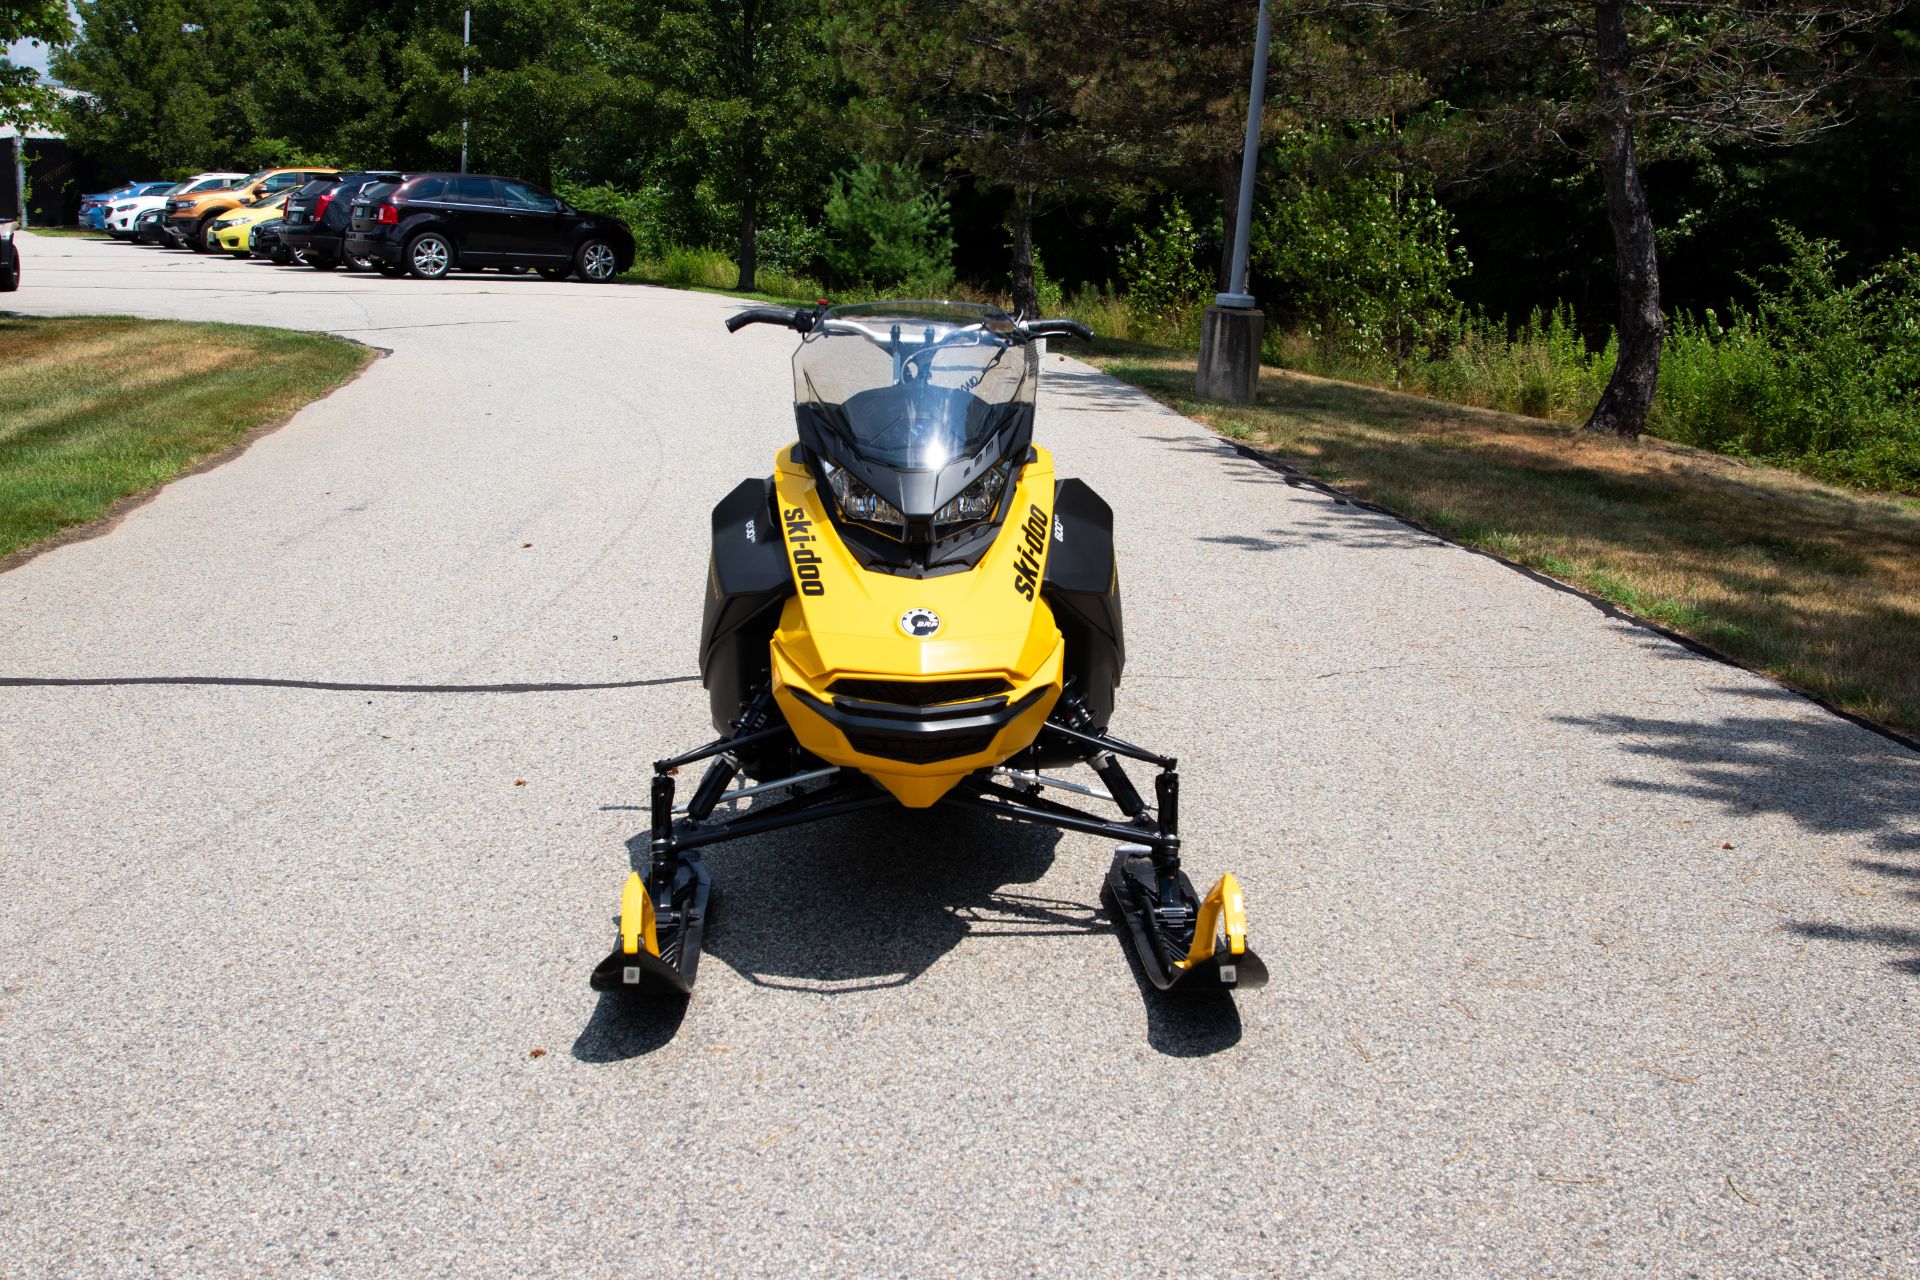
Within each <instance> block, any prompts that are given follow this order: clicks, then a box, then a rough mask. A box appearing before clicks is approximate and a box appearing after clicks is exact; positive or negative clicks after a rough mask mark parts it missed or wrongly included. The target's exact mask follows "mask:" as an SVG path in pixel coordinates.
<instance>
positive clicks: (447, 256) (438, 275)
mask: <svg viewBox="0 0 1920 1280" xmlns="http://www.w3.org/2000/svg"><path fill="white" fill-rule="evenodd" d="M407 270H408V271H409V272H411V273H412V274H413V278H414V279H416V280H440V279H444V278H445V277H446V274H447V272H449V271H451V270H453V246H452V245H451V244H448V243H447V238H446V237H445V236H443V235H441V234H440V233H439V232H437V231H429V232H427V233H426V234H424V235H418V236H415V237H414V238H413V242H412V243H411V244H409V245H408V246H407Z"/></svg>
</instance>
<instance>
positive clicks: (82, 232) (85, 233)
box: [25, 227, 109, 240]
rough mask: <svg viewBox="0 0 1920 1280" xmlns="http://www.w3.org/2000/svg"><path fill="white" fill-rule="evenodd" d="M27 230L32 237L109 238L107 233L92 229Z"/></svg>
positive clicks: (29, 228) (34, 228) (36, 228)
mask: <svg viewBox="0 0 1920 1280" xmlns="http://www.w3.org/2000/svg"><path fill="white" fill-rule="evenodd" d="M25 230H26V233H27V234H28V235H30V236H64V237H66V238H69V239H82V238H84V239H88V240H105V239H108V238H109V237H108V235H107V233H106V232H104V231H95V230H94V229H93V228H92V227H27V228H25Z"/></svg>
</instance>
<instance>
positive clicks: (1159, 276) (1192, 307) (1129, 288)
mask: <svg viewBox="0 0 1920 1280" xmlns="http://www.w3.org/2000/svg"><path fill="white" fill-rule="evenodd" d="M1199 253H1200V236H1199V234H1198V233H1197V232H1196V231H1195V230H1194V229H1193V220H1192V219H1191V218H1189V217H1188V216H1187V211H1186V208H1185V207H1184V206H1183V205H1182V204H1181V203H1180V201H1178V200H1174V201H1172V202H1170V203H1169V204H1168V205H1167V207H1166V209H1165V211H1164V212H1162V214H1161V215H1160V222H1159V225H1158V226H1156V227H1154V228H1152V229H1151V230H1149V229H1147V228H1145V227H1142V228H1141V229H1140V231H1139V232H1138V233H1137V234H1136V235H1135V236H1134V239H1133V242H1132V243H1131V244H1129V245H1128V246H1127V247H1126V248H1125V249H1124V250H1122V251H1121V254H1120V283H1121V286H1122V287H1123V288H1124V289H1125V290H1126V298H1127V304H1126V305H1127V318H1128V321H1129V332H1130V333H1131V334H1133V335H1134V336H1136V337H1139V338H1143V339H1151V338H1154V337H1160V338H1168V337H1172V338H1176V339H1178V338H1180V337H1182V336H1192V335H1197V334H1198V331H1199V330H1198V318H1199V312H1200V308H1201V305H1202V303H1203V301H1204V300H1205V298H1206V294H1207V286H1208V284H1209V283H1210V276H1209V274H1208V273H1207V272H1206V271H1204V270H1203V269H1202V268H1201V267H1200V265H1199V262H1198V257H1199Z"/></svg>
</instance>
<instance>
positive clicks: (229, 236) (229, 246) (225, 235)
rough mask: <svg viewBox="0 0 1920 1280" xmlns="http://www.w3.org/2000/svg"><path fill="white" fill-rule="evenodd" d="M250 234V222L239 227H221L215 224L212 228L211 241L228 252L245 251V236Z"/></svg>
mask: <svg viewBox="0 0 1920 1280" xmlns="http://www.w3.org/2000/svg"><path fill="white" fill-rule="evenodd" d="M252 234H253V226H252V224H248V225H246V226H241V227H222V226H220V225H218V224H215V226H214V228H213V242H214V243H215V244H217V245H219V246H220V247H221V248H222V249H225V250H226V251H227V252H228V253H245V252H246V251H247V237H248V236H250V235H252Z"/></svg>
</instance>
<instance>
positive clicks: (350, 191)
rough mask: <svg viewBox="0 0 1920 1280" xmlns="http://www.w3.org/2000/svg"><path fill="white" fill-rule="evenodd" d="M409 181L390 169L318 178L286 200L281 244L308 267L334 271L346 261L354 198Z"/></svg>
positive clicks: (365, 263) (360, 263)
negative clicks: (381, 186)
mask: <svg viewBox="0 0 1920 1280" xmlns="http://www.w3.org/2000/svg"><path fill="white" fill-rule="evenodd" d="M406 180H407V175H406V174H404V173H396V172H394V171H393V170H391V169H370V170H353V171H349V172H347V173H343V174H340V175H339V176H338V177H322V178H315V179H314V180H313V181H312V182H309V183H307V185H306V186H304V187H301V188H300V189H299V190H298V191H296V192H294V193H293V194H292V195H290V196H288V197H287V204H286V208H284V209H283V210H282V211H281V215H280V243H281V244H282V245H283V246H285V248H286V250H287V252H289V253H291V254H293V255H295V256H297V257H298V258H299V259H300V260H301V261H302V262H305V263H306V264H307V265H308V266H310V267H318V268H319V269H320V270H322V271H331V270H333V269H334V268H335V267H337V266H339V265H340V263H341V261H342V260H343V259H344V258H345V257H346V252H347V251H346V246H345V244H344V243H343V242H344V241H345V239H346V236H347V220H348V218H349V217H350V216H351V208H352V205H353V198H354V197H355V196H357V195H359V194H360V193H361V192H362V191H363V190H365V189H366V188H368V187H370V186H373V185H374V184H376V183H384V184H386V185H388V186H392V185H394V184H396V183H401V182H405V181H406ZM353 265H354V266H371V265H372V264H371V263H367V262H356V263H354V264H353Z"/></svg>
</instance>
